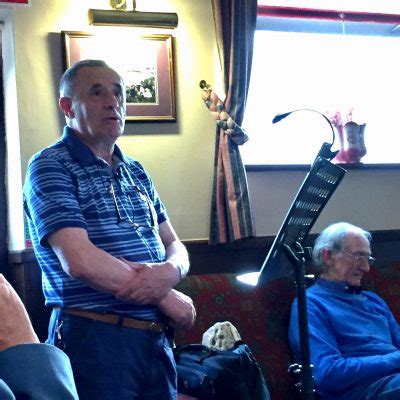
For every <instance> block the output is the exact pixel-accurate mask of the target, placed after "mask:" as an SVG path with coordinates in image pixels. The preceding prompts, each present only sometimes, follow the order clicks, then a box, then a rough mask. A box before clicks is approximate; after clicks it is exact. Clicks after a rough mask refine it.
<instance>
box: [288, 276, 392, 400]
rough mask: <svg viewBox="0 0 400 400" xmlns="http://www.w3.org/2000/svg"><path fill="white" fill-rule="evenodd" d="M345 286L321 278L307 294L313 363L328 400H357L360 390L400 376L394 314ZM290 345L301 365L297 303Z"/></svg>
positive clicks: (372, 297)
mask: <svg viewBox="0 0 400 400" xmlns="http://www.w3.org/2000/svg"><path fill="white" fill-rule="evenodd" d="M345 286H346V284H345V283H342V282H333V281H328V280H325V279H321V278H320V279H318V280H317V282H316V283H315V284H314V285H313V286H311V287H310V288H309V289H308V290H307V311H308V325H309V332H310V352H311V354H310V355H311V363H312V364H313V365H314V379H315V386H316V389H317V392H318V393H319V394H320V395H321V398H322V399H324V400H328V399H338V398H342V397H343V398H344V397H345V396H346V398H352V396H351V392H352V391H353V390H354V389H356V390H355V392H357V388H360V387H361V386H362V387H365V386H366V385H368V384H371V383H373V382H374V381H376V380H378V379H380V378H382V377H385V376H388V375H391V374H394V373H397V372H400V332H399V327H398V324H397V322H396V320H395V319H394V317H393V315H392V313H391V312H390V310H389V308H388V307H387V305H386V304H385V302H384V301H383V300H382V299H381V298H380V297H379V296H378V295H376V294H375V293H372V292H369V291H362V292H361V293H360V294H354V293H347V292H346V291H345ZM289 341H290V344H291V346H292V349H293V351H294V353H295V356H296V358H297V359H298V360H300V354H301V352H300V339H299V332H298V312H297V301H296V300H295V301H294V303H293V305H292V314H291V321H290V327H289Z"/></svg>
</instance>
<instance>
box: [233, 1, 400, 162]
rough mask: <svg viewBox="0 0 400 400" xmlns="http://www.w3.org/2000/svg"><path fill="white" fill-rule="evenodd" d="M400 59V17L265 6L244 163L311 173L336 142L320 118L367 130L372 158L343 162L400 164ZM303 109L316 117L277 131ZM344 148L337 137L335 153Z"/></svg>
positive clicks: (304, 116)
mask: <svg viewBox="0 0 400 400" xmlns="http://www.w3.org/2000/svg"><path fill="white" fill-rule="evenodd" d="M399 53H400V15H396V14H368V13H359V12H343V13H341V12H338V11H327V10H305V9H294V8H288V7H272V6H266V7H263V6H259V18H258V25H257V32H256V34H255V39H254V56H253V69H252V76H251V83H250V90H249V96H248V102H247V107H246V114H245V118H244V121H243V126H244V128H245V129H246V131H247V133H248V134H249V136H250V140H249V142H248V143H246V144H245V145H244V146H241V152H242V157H243V161H244V163H245V164H247V165H270V166H277V165H278V166H289V165H291V166H293V165H296V166H297V165H309V164H310V163H312V161H313V160H314V158H315V156H316V154H317V153H318V150H319V149H320V147H321V145H322V143H323V142H332V131H331V128H330V126H329V124H328V122H327V121H326V120H325V119H324V118H323V116H322V115H318V113H322V114H324V115H326V116H328V117H329V118H330V119H332V118H333V116H334V115H335V114H336V116H337V117H338V116H340V117H341V119H342V125H344V124H345V123H347V122H350V121H353V122H354V123H356V124H357V125H358V126H362V125H363V124H365V127H364V130H363V132H362V129H361V128H359V132H360V140H361V141H362V140H363V141H364V144H365V148H366V154H365V155H364V156H360V157H361V158H359V159H357V157H355V158H354V159H350V160H344V161H343V160H342V161H341V162H349V163H352V164H354V165H360V164H359V163H358V162H357V161H361V163H362V164H361V165H365V166H366V165H371V166H378V165H388V164H390V165H394V164H400V151H399V148H400V118H398V115H399V114H400V101H398V94H399V93H400V79H399V77H398V61H397V60H398V54H399ZM300 109H311V110H315V111H317V112H316V113H315V112H307V111H299V112H295V113H293V114H291V115H290V116H288V117H287V118H286V119H284V120H282V121H281V122H279V123H277V124H272V119H273V117H274V116H275V115H277V114H279V113H284V112H289V111H293V110H300ZM339 130H340V128H339ZM362 133H363V135H362ZM345 139H346V138H344V139H343V141H344V142H345V141H346V140H345ZM349 142H350V139H349ZM343 146H345V143H344V144H343ZM343 146H340V140H339V132H338V131H337V130H336V132H335V145H334V146H333V150H339V149H340V148H341V147H343ZM339 161H340V160H339Z"/></svg>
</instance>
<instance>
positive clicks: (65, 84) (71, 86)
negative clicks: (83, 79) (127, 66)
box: [60, 60, 110, 97]
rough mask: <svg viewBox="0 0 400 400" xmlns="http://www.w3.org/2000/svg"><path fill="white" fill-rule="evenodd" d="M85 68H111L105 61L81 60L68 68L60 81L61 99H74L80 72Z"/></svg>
mask: <svg viewBox="0 0 400 400" xmlns="http://www.w3.org/2000/svg"><path fill="white" fill-rule="evenodd" d="M85 67H89V68H94V67H96V68H110V67H109V66H108V65H107V63H106V62H105V61H103V60H81V61H78V62H77V63H75V64H74V65H73V66H72V67H70V68H68V69H67V70H66V71H65V72H64V74H63V76H62V77H61V80H60V97H72V96H73V95H74V94H75V83H76V77H77V75H78V72H79V71H80V70H81V69H82V68H85Z"/></svg>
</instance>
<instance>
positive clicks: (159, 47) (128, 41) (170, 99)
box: [62, 31, 176, 121]
mask: <svg viewBox="0 0 400 400" xmlns="http://www.w3.org/2000/svg"><path fill="white" fill-rule="evenodd" d="M62 38H63V44H64V50H65V51H64V55H65V67H66V68H69V67H70V66H71V65H73V64H74V63H75V62H77V61H80V60H84V59H100V60H104V61H105V62H106V63H107V64H108V65H109V66H110V67H111V68H113V69H115V70H116V71H117V72H118V73H119V74H120V75H121V76H122V77H123V79H124V81H125V88H126V103H127V106H126V120H127V121H176V110H175V84H174V62H173V48H172V36H171V35H164V34H163V35H161V34H160V35H147V36H139V37H130V36H122V35H117V36H111V35H107V36H105V35H104V36H103V35H101V36H100V35H92V34H89V33H84V32H68V31H63V32H62Z"/></svg>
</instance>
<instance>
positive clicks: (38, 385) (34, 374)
mask: <svg viewBox="0 0 400 400" xmlns="http://www.w3.org/2000/svg"><path fill="white" fill-rule="evenodd" d="M0 399H1V400H15V399H30V400H55V399H57V400H74V399H78V395H77V393H76V388H75V383H74V379H73V375H72V370H71V365H70V362H69V359H68V357H67V356H66V355H65V354H64V353H63V352H62V351H61V350H59V349H57V348H56V347H54V346H50V345H47V344H41V343H39V340H38V338H37V336H36V334H35V331H34V330H33V327H32V325H31V322H30V320H29V317H28V314H27V312H26V310H25V307H24V305H23V304H22V302H21V299H20V298H19V297H18V295H17V293H16V292H15V290H14V289H13V288H12V286H11V285H10V284H9V283H8V282H7V280H6V279H5V278H4V276H3V275H1V274H0Z"/></svg>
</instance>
